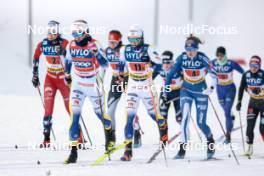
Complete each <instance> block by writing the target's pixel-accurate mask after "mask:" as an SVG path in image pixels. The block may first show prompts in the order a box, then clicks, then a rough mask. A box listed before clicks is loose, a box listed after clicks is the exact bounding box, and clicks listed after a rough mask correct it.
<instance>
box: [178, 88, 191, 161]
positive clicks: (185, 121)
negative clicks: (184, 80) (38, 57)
mask: <svg viewBox="0 0 264 176" xmlns="http://www.w3.org/2000/svg"><path fill="white" fill-rule="evenodd" d="M192 101H193V98H192V96H191V95H190V93H189V92H188V91H187V90H184V89H182V90H181V91H180V104H181V112H182V123H181V132H182V133H181V142H180V150H179V152H178V153H177V155H176V156H175V159H183V158H184V156H185V152H186V145H187V141H188V136H189V134H188V133H189V130H188V126H189V120H190V114H191V109H192Z"/></svg>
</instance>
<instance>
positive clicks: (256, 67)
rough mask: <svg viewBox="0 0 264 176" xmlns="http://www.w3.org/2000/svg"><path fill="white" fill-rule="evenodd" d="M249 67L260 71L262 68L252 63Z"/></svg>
mask: <svg viewBox="0 0 264 176" xmlns="http://www.w3.org/2000/svg"><path fill="white" fill-rule="evenodd" d="M249 67H250V68H255V69H259V68H260V65H259V64H257V63H250V64H249Z"/></svg>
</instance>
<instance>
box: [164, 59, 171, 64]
mask: <svg viewBox="0 0 264 176" xmlns="http://www.w3.org/2000/svg"><path fill="white" fill-rule="evenodd" d="M171 63H172V59H162V64H171Z"/></svg>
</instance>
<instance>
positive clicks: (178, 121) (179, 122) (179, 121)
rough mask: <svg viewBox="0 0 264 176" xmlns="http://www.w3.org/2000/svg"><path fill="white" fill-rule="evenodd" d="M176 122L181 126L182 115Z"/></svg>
mask: <svg viewBox="0 0 264 176" xmlns="http://www.w3.org/2000/svg"><path fill="white" fill-rule="evenodd" d="M176 122H177V123H178V124H181V122H182V116H181V115H180V116H177V117H176Z"/></svg>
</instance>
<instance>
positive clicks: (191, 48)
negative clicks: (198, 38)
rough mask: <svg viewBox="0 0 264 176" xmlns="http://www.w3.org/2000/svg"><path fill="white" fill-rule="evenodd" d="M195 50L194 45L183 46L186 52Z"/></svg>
mask: <svg viewBox="0 0 264 176" xmlns="http://www.w3.org/2000/svg"><path fill="white" fill-rule="evenodd" d="M197 50H198V48H196V47H191V46H189V47H185V51H187V52H191V51H197Z"/></svg>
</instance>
